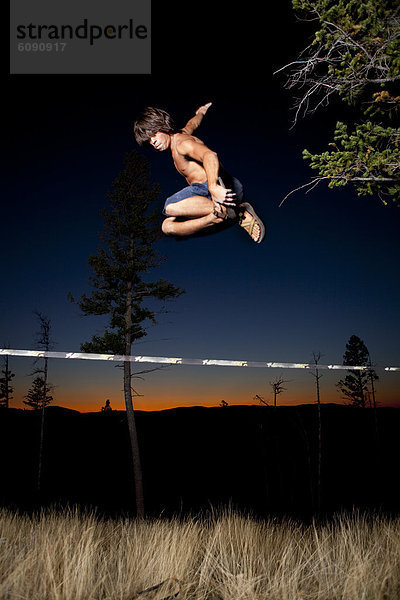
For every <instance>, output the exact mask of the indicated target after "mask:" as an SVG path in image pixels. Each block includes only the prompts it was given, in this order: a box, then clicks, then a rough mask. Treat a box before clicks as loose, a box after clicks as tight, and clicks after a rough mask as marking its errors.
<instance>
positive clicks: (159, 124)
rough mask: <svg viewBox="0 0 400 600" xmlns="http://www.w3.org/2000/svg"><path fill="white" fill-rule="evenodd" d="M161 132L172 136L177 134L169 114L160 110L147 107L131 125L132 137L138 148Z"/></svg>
mask: <svg viewBox="0 0 400 600" xmlns="http://www.w3.org/2000/svg"><path fill="white" fill-rule="evenodd" d="M157 131H162V132H163V133H169V134H174V133H176V132H177V130H176V127H175V123H174V121H173V119H172V117H171V115H170V114H169V113H167V112H166V111H165V110H162V109H161V108H153V107H152V106H148V107H147V108H145V110H144V111H143V113H142V115H141V116H140V117H138V118H137V119H136V121H135V122H134V124H133V135H134V136H135V139H136V141H137V143H138V144H139V146H143V144H145V143H146V142H148V141H150V138H151V137H153V135H155V134H156V133H157Z"/></svg>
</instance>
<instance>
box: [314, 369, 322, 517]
mask: <svg viewBox="0 0 400 600" xmlns="http://www.w3.org/2000/svg"><path fill="white" fill-rule="evenodd" d="M319 379H320V375H319V373H318V369H317V368H316V369H315V380H316V385H317V415H318V460H317V508H318V510H320V508H321V463H322V425H321V398H320V394H319Z"/></svg>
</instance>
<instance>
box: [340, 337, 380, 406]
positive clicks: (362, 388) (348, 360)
mask: <svg viewBox="0 0 400 600" xmlns="http://www.w3.org/2000/svg"><path fill="white" fill-rule="evenodd" d="M370 362H371V361H370V356H369V352H368V348H367V346H366V345H365V344H364V342H363V341H362V340H361V339H360V338H359V337H358V336H356V335H352V336H351V337H350V339H349V341H348V343H347V344H346V352H345V353H344V355H343V364H344V365H351V366H365V367H369V368H366V369H365V370H360V369H357V370H355V369H349V371H348V373H349V374H348V375H346V377H345V378H344V379H341V380H340V381H338V383H337V384H336V386H337V387H338V389H339V391H340V392H341V393H342V394H343V397H344V398H345V399H348V400H350V403H351V404H352V405H353V406H357V407H359V408H365V406H366V403H367V394H366V392H367V391H368V382H372V383H373V382H374V381H377V380H378V379H379V377H378V375H377V374H376V373H375V371H374V370H373V369H372V367H371V364H370ZM374 395H375V392H374Z"/></svg>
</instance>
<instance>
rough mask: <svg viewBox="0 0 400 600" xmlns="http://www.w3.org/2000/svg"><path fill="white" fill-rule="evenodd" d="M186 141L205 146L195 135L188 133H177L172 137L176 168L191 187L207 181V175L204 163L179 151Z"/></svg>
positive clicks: (172, 150)
mask: <svg viewBox="0 0 400 600" xmlns="http://www.w3.org/2000/svg"><path fill="white" fill-rule="evenodd" d="M186 140H193V141H195V142H198V143H200V144H203V142H202V141H201V140H200V139H199V138H197V137H195V136H194V135H188V134H187V133H175V134H174V135H173V136H172V137H171V153H172V159H173V161H174V165H175V168H176V170H177V171H178V172H179V173H180V174H181V175H183V177H184V178H185V179H186V181H187V182H188V183H189V185H190V184H192V183H202V182H203V181H206V179H207V175H206V172H205V169H204V167H203V165H202V163H201V162H199V161H197V160H195V159H194V158H191V157H190V156H188V155H187V154H184V153H182V152H181V151H180V150H179V146H180V144H181V143H182V142H184V141H186Z"/></svg>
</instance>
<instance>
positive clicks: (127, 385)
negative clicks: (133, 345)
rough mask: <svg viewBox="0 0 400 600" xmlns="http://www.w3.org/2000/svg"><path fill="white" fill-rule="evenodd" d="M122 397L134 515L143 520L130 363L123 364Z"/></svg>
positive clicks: (141, 486)
mask: <svg viewBox="0 0 400 600" xmlns="http://www.w3.org/2000/svg"><path fill="white" fill-rule="evenodd" d="M124 395H125V406H126V416H127V419H128V430H129V437H130V440H131V450H132V460H133V475H134V480H135V494H136V514H137V516H138V517H139V518H141V519H143V518H144V495H143V479H142V467H141V462H140V452H139V441H138V436H137V430H136V421H135V411H134V409H133V402H132V390H131V363H130V362H125V363H124Z"/></svg>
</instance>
